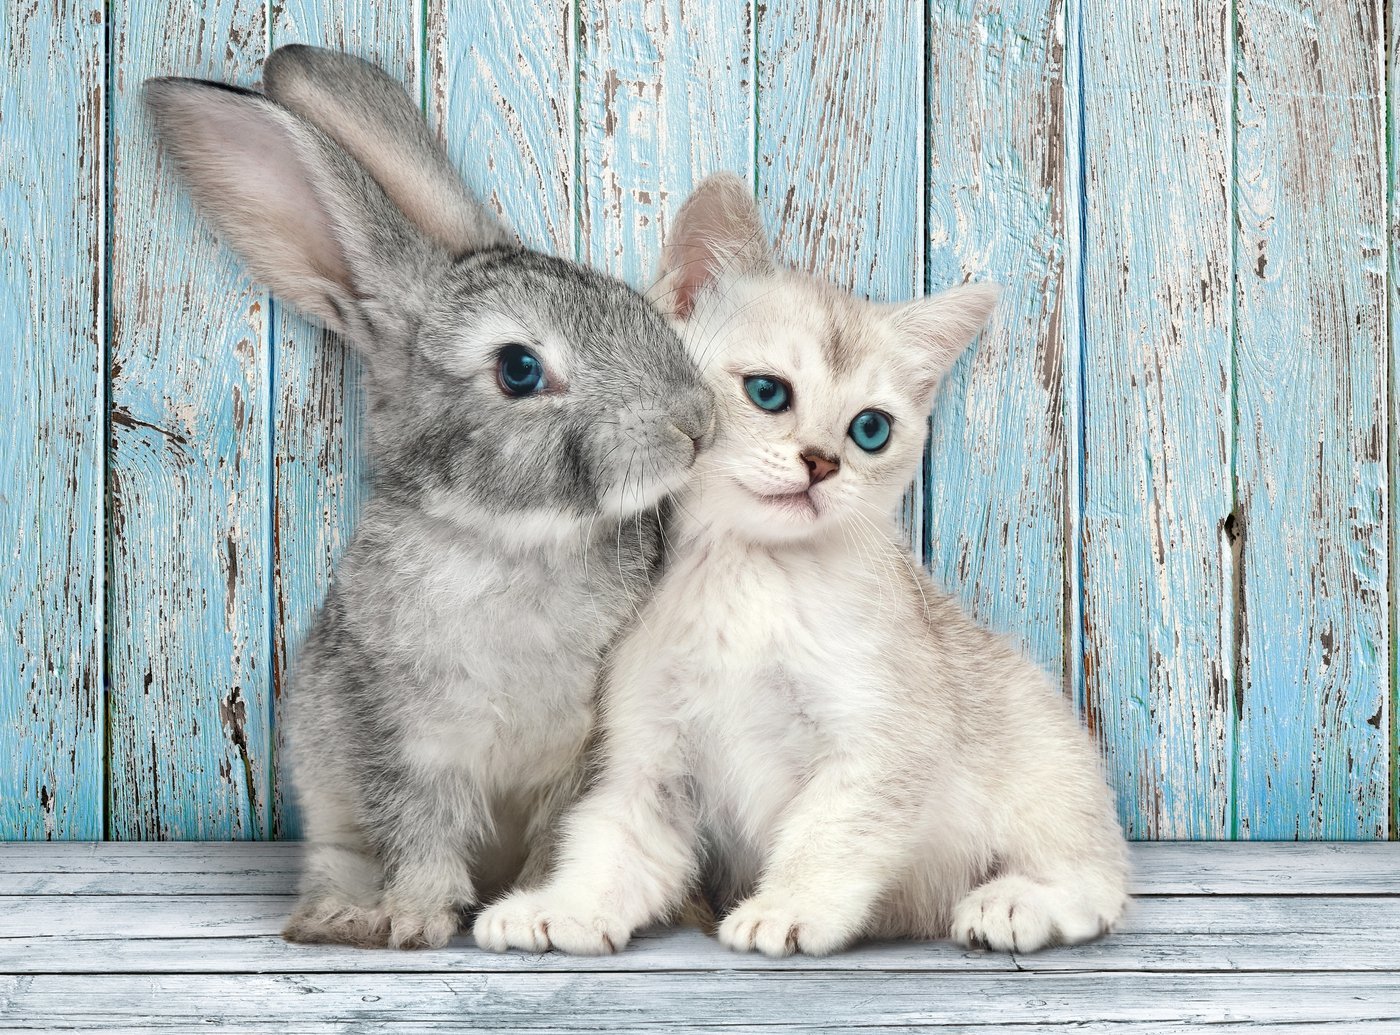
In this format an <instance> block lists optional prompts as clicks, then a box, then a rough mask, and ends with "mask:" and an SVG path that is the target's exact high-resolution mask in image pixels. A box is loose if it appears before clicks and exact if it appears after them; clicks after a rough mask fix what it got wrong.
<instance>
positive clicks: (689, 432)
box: [671, 422, 703, 460]
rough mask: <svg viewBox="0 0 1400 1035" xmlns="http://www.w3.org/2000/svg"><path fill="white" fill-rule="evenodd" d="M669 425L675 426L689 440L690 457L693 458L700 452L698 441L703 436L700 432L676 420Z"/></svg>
mask: <svg viewBox="0 0 1400 1035" xmlns="http://www.w3.org/2000/svg"><path fill="white" fill-rule="evenodd" d="M671 427H673V428H675V429H676V430H677V431H678V432H680V433H681V434H682V435H684V436H685V437H686V438H688V439H689V440H690V458H691V459H692V460H694V459H695V457H696V455H697V454H699V452H700V443H701V440H702V438H703V436H702V434H701V433H700V432H699V431H696V430H693V429H692V428H691V427H690V426H689V425H685V424H680V423H678V422H672V424H671Z"/></svg>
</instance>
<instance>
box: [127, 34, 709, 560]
mask: <svg viewBox="0 0 1400 1035" xmlns="http://www.w3.org/2000/svg"><path fill="white" fill-rule="evenodd" d="M265 80H266V89H267V94H266V95H263V94H259V93H255V92H252V91H247V90H242V89H237V88H233V87H228V86H223V85H220V84H216V83H208V82H202V81H196V80H187V79H156V80H152V81H151V82H150V83H148V84H147V88H146V99H147V103H148V106H149V108H150V110H151V111H152V113H153V114H154V116H155V119H156V124H157V126H158V129H159V131H160V136H161V138H162V141H163V142H164V144H165V147H166V149H167V151H168V153H169V154H170V155H171V156H172V157H173V159H174V160H175V162H176V164H177V166H178V168H179V171H180V172H181V174H182V176H183V178H184V179H185V181H186V182H187V183H188V185H189V187H190V189H191V192H192V193H193V195H194V198H195V201H196V203H197V204H198V206H199V207H200V209H201V211H202V212H203V213H204V214H205V215H206V217H208V219H209V220H210V221H211V222H212V223H213V225H214V226H215V228H216V229H217V230H218V231H219V233H220V235H221V236H222V237H223V238H224V240H226V241H227V242H228V243H229V244H230V245H231V246H232V247H233V249H234V250H235V251H236V252H237V253H238V255H239V257H240V258H241V259H242V260H243V262H244V263H245V265H246V266H247V267H248V268H249V269H250V270H251V271H252V272H253V274H254V275H255V276H256V277H257V278H258V279H259V280H261V281H262V282H264V283H265V284H267V285H268V286H269V287H270V288H271V289H272V290H273V291H274V292H276V293H277V294H278V295H279V296H280V297H282V298H284V299H285V300H287V301H288V302H291V303H292V304H294V305H295V306H296V307H297V308H299V309H300V310H301V311H303V312H304V313H306V314H308V315H310V316H312V317H314V318H316V319H317V320H319V321H320V322H322V323H323V324H325V325H326V326H328V327H330V328H331V329H333V330H335V331H338V332H339V333H340V334H342V335H343V336H344V337H345V338H347V339H348V340H349V341H351V342H352V343H353V344H354V345H355V346H356V348H357V349H358V351H359V352H360V353H361V355H362V356H363V357H364V359H365V362H366V366H367V369H368V374H369V379H368V397H369V409H370V414H369V418H370V419H369V423H370V434H371V437H372V442H373V455H374V468H375V477H376V484H377V486H378V489H379V491H380V492H383V493H388V494H389V495H391V496H393V497H395V498H397V499H399V500H400V501H401V502H403V503H405V504H408V505H411V506H416V507H419V508H421V509H423V510H425V511H427V512H429V513H432V514H435V515H437V516H439V517H443V518H448V519H453V520H458V521H461V522H462V523H465V524H469V525H480V524H482V522H483V521H491V520H495V521H497V523H498V524H499V519H504V520H505V521H506V522H508V523H509V524H510V526H511V527H512V528H513V529H515V530H517V531H518V533H519V535H520V537H521V538H522V539H529V538H532V537H533V534H534V532H535V531H538V532H539V533H540V534H548V535H552V534H557V533H558V532H559V531H560V530H561V529H562V528H566V527H570V526H576V525H577V524H578V523H581V522H591V521H592V520H594V519H596V518H597V517H598V516H599V515H600V514H601V515H605V516H609V517H614V518H616V517H624V516H627V515H629V514H632V513H635V512H638V511H640V510H642V509H645V508H647V507H650V506H652V505H654V504H655V503H657V502H658V501H659V500H660V499H661V497H662V496H664V495H665V494H666V493H667V492H669V491H671V490H673V489H675V488H676V487H678V485H679V484H680V483H681V482H682V481H684V479H685V478H686V476H687V472H688V471H689V470H690V468H691V465H692V463H693V461H694V457H695V453H696V450H697V449H698V447H699V445H700V444H701V443H702V442H703V441H704V440H705V439H706V438H707V437H708V436H709V434H710V433H711V430H712V427H713V404H712V400H711V397H710V394H709V391H708V390H707V389H706V388H705V387H704V384H703V382H702V381H701V379H700V377H699V375H698V373H697V371H696V369H695V367H694V365H693V363H692V362H691V360H690V359H689V358H688V357H687V355H686V352H685V350H684V348H683V347H682V345H681V343H680V341H679V340H678V339H677V337H676V335H675V333H674V332H673V331H672V330H671V329H670V328H669V327H668V325H667V323H666V322H665V320H664V319H663V318H662V317H661V316H660V315H659V314H658V313H657V311H656V310H655V309H654V308H653V307H652V306H651V305H649V304H648V303H647V301H646V300H645V299H644V298H643V297H642V296H641V295H639V294H638V293H637V292H635V291H632V290H631V289H630V288H628V287H627V286H626V285H624V284H622V283H621V282H619V281H617V280H614V279H612V278H610V277H606V276H604V275H602V274H600V273H597V272H594V271H592V270H589V269H587V268H585V267H582V266H579V265H576V264H574V263H571V262H566V261H564V260H562V259H557V258H553V257H550V256H547V255H542V254H539V253H537V252H532V251H529V250H527V249H524V248H522V247H521V246H520V245H519V244H518V243H517V241H516V240H515V238H514V236H513V235H512V234H511V233H509V232H508V231H507V230H506V229H505V228H504V227H503V226H501V225H500V223H499V222H498V221H497V220H496V219H495V218H494V216H493V215H492V214H491V213H489V212H488V211H487V210H486V209H485V208H483V207H482V206H481V205H480V204H479V203H478V202H477V201H476V200H475V199H474V198H473V197H472V196H471V194H470V193H469V192H468V190H467V188H466V187H465V185H464V184H463V183H462V181H461V179H460V178H459V177H458V175H457V173H456V171H455V170H454V169H453V168H452V165H451V163H450V162H449V160H448V159H447V156H446V154H445V153H444V152H443V150H442V149H441V147H440V146H439V145H438V144H437V142H436V141H435V140H434V139H433V137H432V135H431V134H430V133H429V131H428V128H427V126H426V125H425V124H424V122H423V120H422V118H421V117H420V115H419V113H418V111H417V109H416V108H415V107H414V105H413V103H412V102H411V101H410V100H409V98H408V95H407V94H406V93H405V92H404V91H403V89H402V87H400V86H399V85H398V84H397V83H395V82H394V81H393V80H391V79H390V78H389V77H388V76H387V75H385V74H384V73H383V72H381V71H380V70H379V69H378V68H376V67H374V66H373V65H370V64H367V63H366V62H363V61H361V60H359V59H357V58H353V57H349V56H347V55H344V54H338V53H335V52H331V51H324V50H318V49H315V48H310V47H301V46H289V47H283V48H281V49H280V50H278V51H276V52H275V53H274V54H273V55H272V56H271V57H270V58H269V59H268V62H267V66H266V69H265Z"/></svg>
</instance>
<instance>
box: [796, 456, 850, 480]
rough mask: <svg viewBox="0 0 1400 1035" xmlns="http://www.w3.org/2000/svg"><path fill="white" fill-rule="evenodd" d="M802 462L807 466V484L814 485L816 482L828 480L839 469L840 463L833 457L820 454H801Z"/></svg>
mask: <svg viewBox="0 0 1400 1035" xmlns="http://www.w3.org/2000/svg"><path fill="white" fill-rule="evenodd" d="M802 462H803V463H804V464H806V465H807V483H808V484H809V485H816V484H817V482H819V481H823V480H824V479H827V478H830V477H831V476H832V475H833V474H835V473H836V472H837V471H838V470H840V468H841V461H840V460H837V459H836V458H835V457H834V456H822V454H820V453H803V454H802Z"/></svg>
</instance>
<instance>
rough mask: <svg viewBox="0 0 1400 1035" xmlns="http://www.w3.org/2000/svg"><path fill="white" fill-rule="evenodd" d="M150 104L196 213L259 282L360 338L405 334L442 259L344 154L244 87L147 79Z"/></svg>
mask: <svg viewBox="0 0 1400 1035" xmlns="http://www.w3.org/2000/svg"><path fill="white" fill-rule="evenodd" d="M146 103H147V106H148V107H149V109H150V111H151V113H152V114H153V116H154V117H155V121H156V125H157V128H158V130H159V133H160V137H161V140H162V142H163V143H164V144H165V148H166V151H167V152H168V153H169V154H170V156H171V157H172V158H173V159H174V161H175V163H176V165H177V166H178V168H179V171H180V173H181V175H182V176H183V178H184V180H185V182H186V183H187V184H188V186H189V188H190V191H191V193H192V194H193V195H194V199H195V202H196V204H197V205H198V207H199V208H200V211H201V212H202V213H203V214H204V215H205V216H206V217H207V218H208V219H209V221H210V222H211V223H213V225H214V228H215V229H216V230H217V231H218V232H219V234H220V235H221V236H222V237H223V239H224V240H225V241H227V242H228V244H229V245H230V246H231V247H232V248H233V250H234V251H235V252H237V253H238V256H239V258H240V259H242V260H243V262H244V264H245V265H246V266H247V267H248V269H249V271H250V272H252V274H253V275H254V276H255V277H256V278H257V279H258V280H260V281H262V282H263V283H265V284H266V285H267V286H268V287H270V288H271V289H272V290H273V291H274V292H275V293H277V294H278V295H280V296H282V297H283V298H285V299H287V300H288V301H289V302H291V303H293V304H294V305H296V306H297V307H298V308H300V309H302V310H303V311H305V312H306V313H307V314H309V315H311V316H314V317H316V318H318V319H320V320H321V321H323V322H324V323H325V324H326V325H327V326H329V327H331V328H332V329H333V330H336V331H339V332H341V333H343V334H345V335H347V336H348V337H350V338H352V339H355V340H356V341H357V342H358V343H359V344H361V345H363V346H368V345H370V344H371V343H377V342H380V341H383V340H385V339H389V340H391V341H392V340H393V339H394V338H395V337H397V336H400V335H398V334H396V332H401V331H402V329H403V328H402V327H401V326H397V325H400V324H407V323H408V322H410V321H411V320H412V319H413V317H414V315H415V314H414V313H413V312H412V310H413V308H414V305H415V299H416V298H417V297H419V296H421V295H422V293H423V290H424V285H423V283H422V281H423V277H424V271H425V269H427V268H429V267H430V265H431V263H432V261H433V259H434V257H435V255H436V258H437V260H438V261H439V262H445V261H446V257H445V256H442V255H441V253H440V251H438V250H437V249H434V248H433V247H432V246H431V245H430V244H429V242H427V241H426V240H424V238H423V237H422V235H421V234H420V233H419V232H418V231H417V229H416V228H415V227H413V226H412V225H411V224H410V223H409V222H408V220H407V219H405V218H404V216H403V214H402V213H401V212H400V211H399V210H398V209H397V208H395V207H394V206H393V205H392V204H390V202H389V200H388V199H387V198H386V197H385V196H384V192H383V191H382V190H380V188H379V187H378V186H377V185H376V184H375V183H374V181H373V180H372V179H371V178H370V177H369V176H368V175H367V174H366V173H365V171H364V170H363V169H362V168H360V166H359V165H357V164H356V163H355V162H354V161H353V160H352V159H351V158H350V157H349V156H348V155H346V154H345V152H344V151H342V150H341V149H340V148H339V147H337V146H336V145H335V144H334V143H332V142H331V141H330V140H327V139H326V137H325V136H324V135H322V134H321V133H320V132H318V131H317V130H316V129H314V128H313V127H311V126H309V125H307V124H306V123H305V122H303V121H302V120H300V119H298V118H297V117H296V116H295V115H293V114H291V113H290V112H288V111H286V110H285V109H283V108H281V107H279V106H278V105H276V104H273V103H272V102H271V101H269V100H268V99H267V98H265V97H263V96H262V95H261V94H257V93H253V92H251V91H248V90H241V89H237V88H235V87H229V86H223V85H221V84H217V83H208V82H202V81H199V80H192V79H152V80H150V81H149V82H147V84H146ZM376 302H382V303H384V304H382V305H376V304H375V303H376Z"/></svg>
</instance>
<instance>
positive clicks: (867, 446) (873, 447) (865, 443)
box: [851, 410, 890, 453]
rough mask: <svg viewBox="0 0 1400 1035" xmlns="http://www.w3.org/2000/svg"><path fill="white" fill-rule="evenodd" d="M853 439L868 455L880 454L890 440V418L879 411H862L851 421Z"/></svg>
mask: <svg viewBox="0 0 1400 1035" xmlns="http://www.w3.org/2000/svg"><path fill="white" fill-rule="evenodd" d="M851 439H852V441H854V442H855V444H856V445H858V446H860V448H861V449H864V450H865V451H866V452H867V453H878V452H879V451H880V450H882V449H884V448H885V443H886V442H888V441H889V440H890V418H889V415H888V414H884V413H881V412H880V411H879V410H862V411H861V412H860V413H858V414H856V419H855V420H853V421H851Z"/></svg>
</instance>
